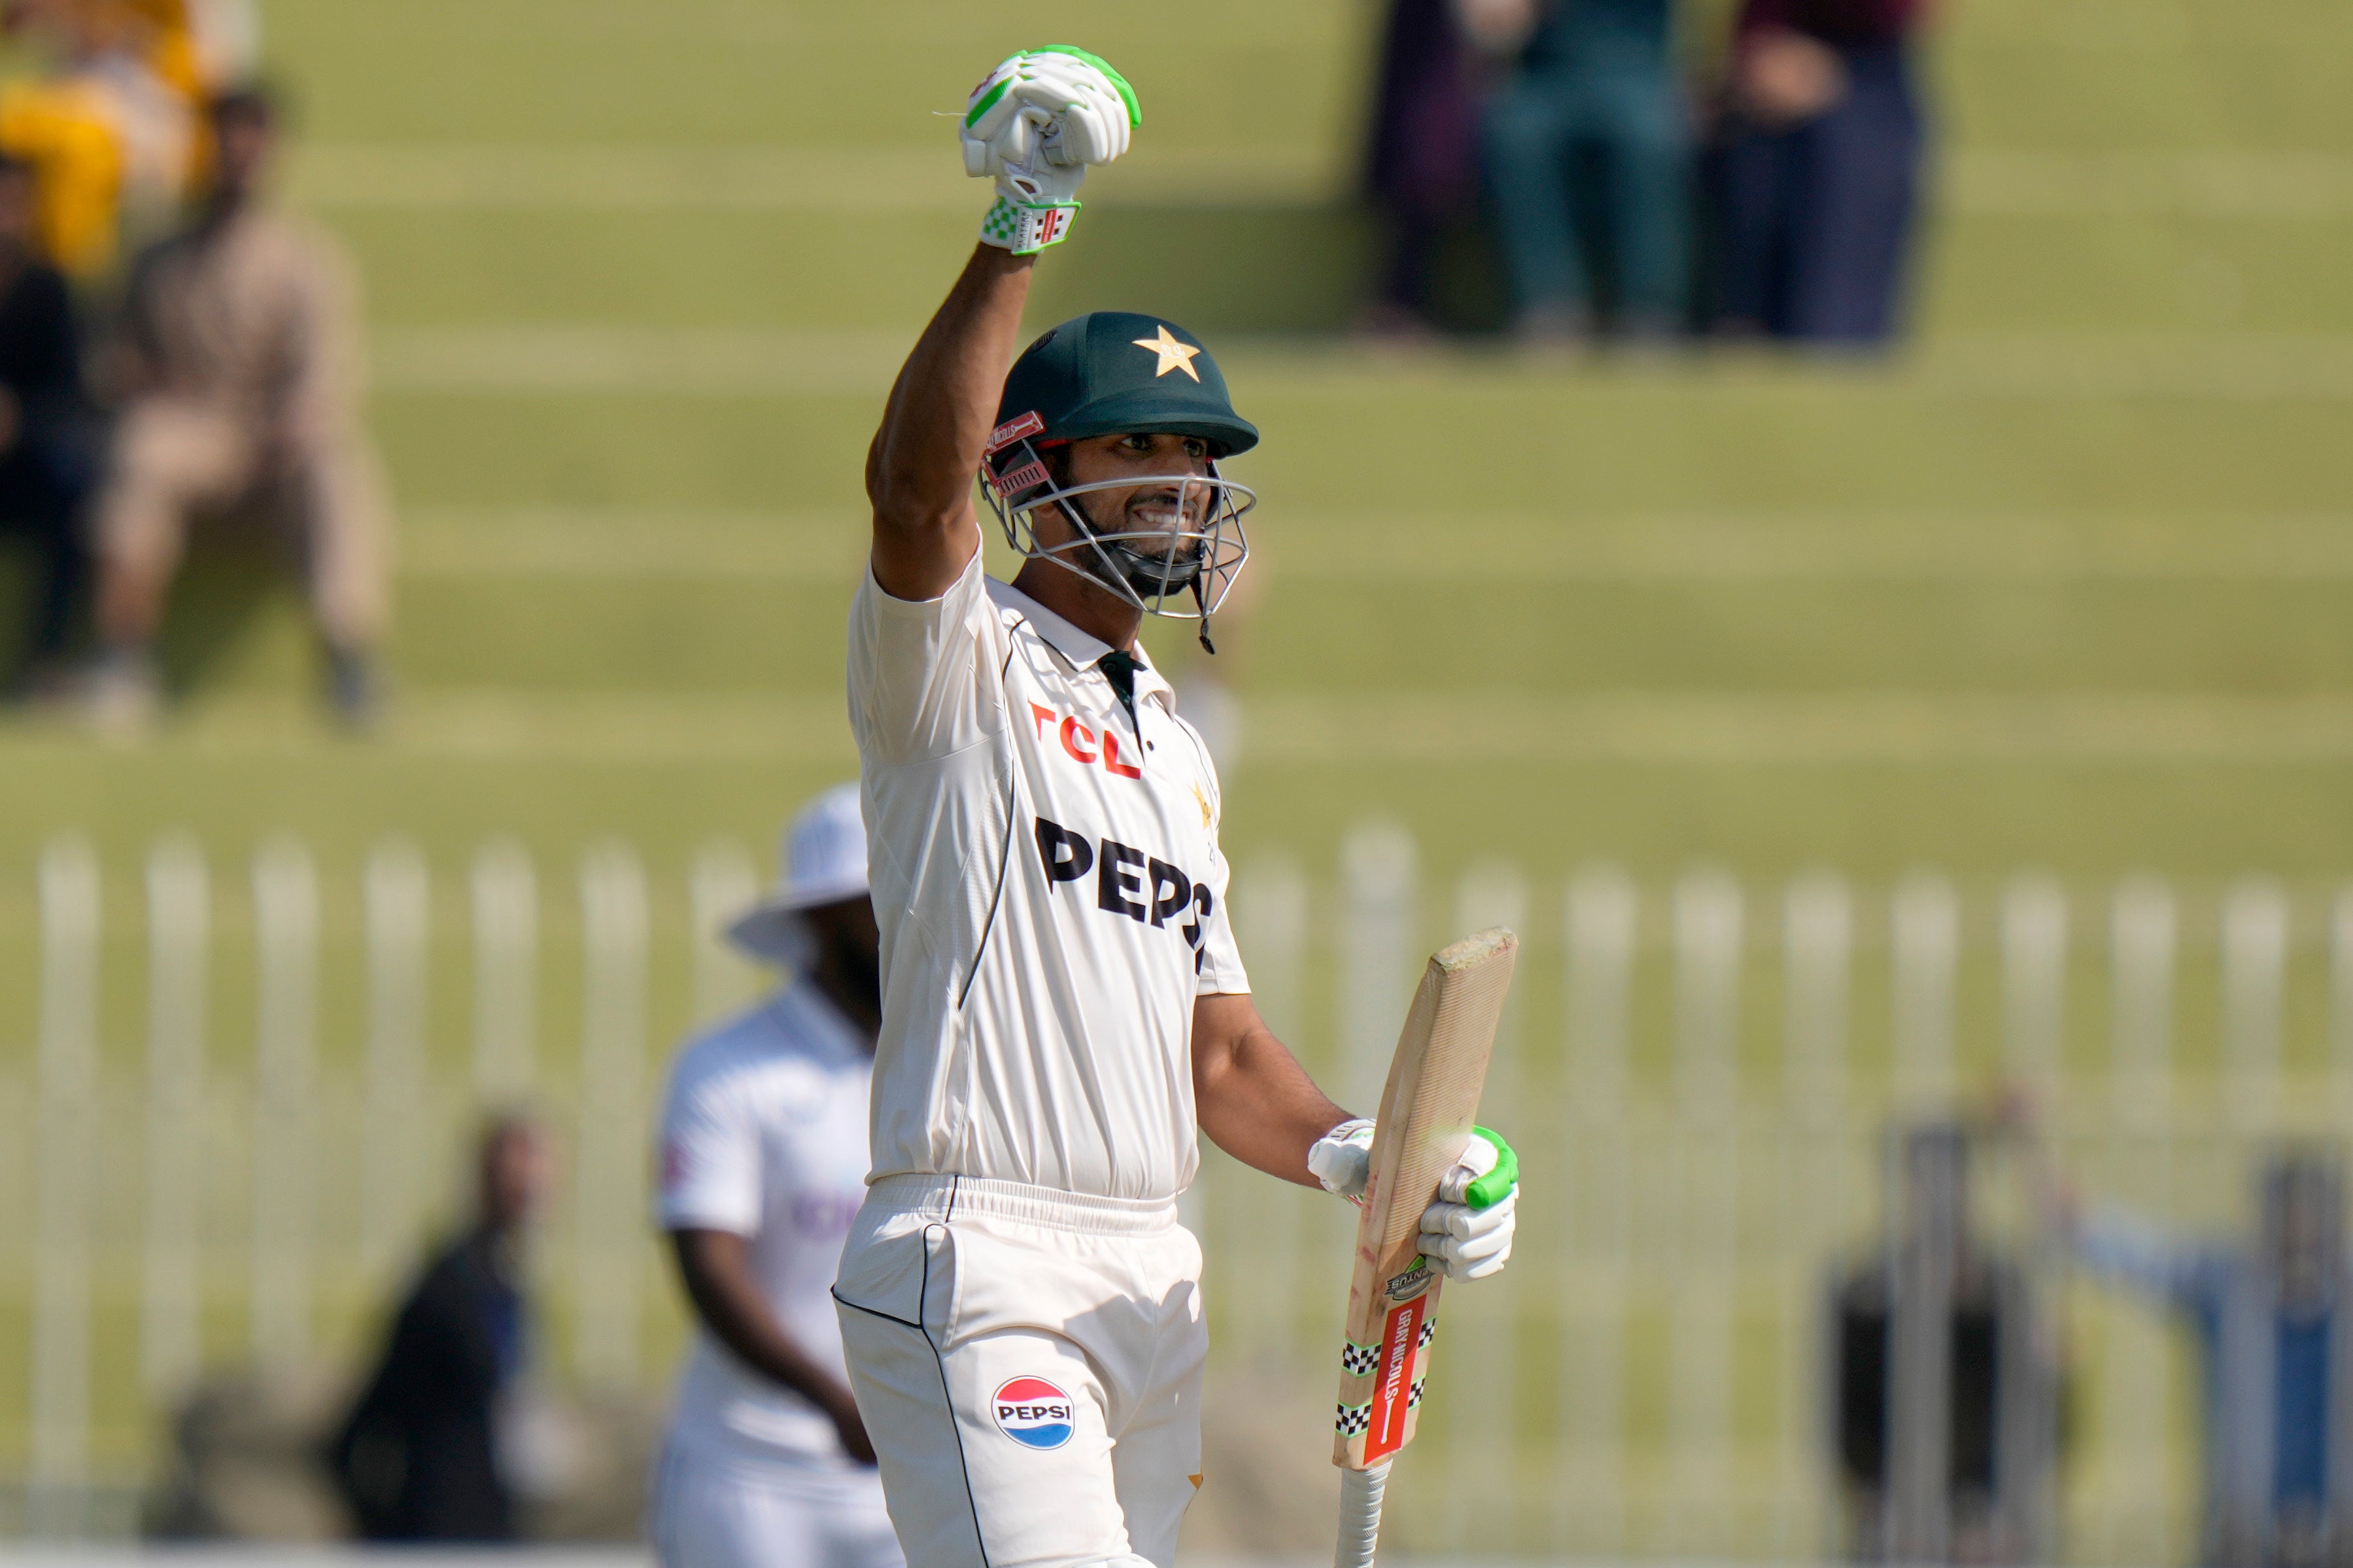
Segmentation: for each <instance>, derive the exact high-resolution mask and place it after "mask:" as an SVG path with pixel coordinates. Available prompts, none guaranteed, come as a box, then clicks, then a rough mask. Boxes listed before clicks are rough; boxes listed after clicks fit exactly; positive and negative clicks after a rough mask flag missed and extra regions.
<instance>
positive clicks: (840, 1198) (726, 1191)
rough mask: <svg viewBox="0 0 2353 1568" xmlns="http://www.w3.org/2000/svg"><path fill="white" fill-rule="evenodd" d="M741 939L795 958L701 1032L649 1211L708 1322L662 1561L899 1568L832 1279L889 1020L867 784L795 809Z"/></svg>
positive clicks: (677, 1068) (860, 1175)
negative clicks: (771, 988) (880, 1031)
mask: <svg viewBox="0 0 2353 1568" xmlns="http://www.w3.org/2000/svg"><path fill="white" fill-rule="evenodd" d="M783 862H784V863H783V874H782V876H781V877H780V878H779V879H778V881H777V883H776V888H775V889H774V890H773V891H772V892H770V893H769V895H768V896H767V897H766V898H765V899H763V900H760V901H759V902H758V903H756V904H754V906H753V907H752V908H751V909H749V910H745V911H744V913H743V914H741V915H739V916H737V917H736V919H735V920H734V921H732V922H730V924H729V925H728V928H727V935H728V938H729V940H730V941H732V942H734V944H735V945H736V946H737V947H738V948H740V949H742V950H743V951H744V952H746V953H748V954H750V955H751V956H752V957H754V958H755V959H758V960H760V961H761V962H763V963H768V964H771V965H773V966H775V967H776V968H777V969H780V970H782V971H783V972H784V973H785V977H786V978H785V984H783V986H782V987H781V988H779V989H778V990H776V992H775V993H774V994H771V995H769V996H768V997H767V998H766V999H765V1001H762V1002H761V1003H759V1004H758V1005H755V1006H754V1007H752V1008H750V1009H749V1010H748V1011H746V1012H744V1013H743V1014H742V1015H741V1016H737V1017H734V1018H731V1019H729V1020H727V1021H726V1022H724V1023H723V1024H720V1025H719V1026H716V1027H715V1028H712V1029H711V1030H710V1031H709V1032H708V1033H705V1034H703V1035H702V1036H700V1037H697V1038H695V1039H693V1040H691V1041H690V1042H688V1044H687V1045H686V1046H685V1047H684V1048H683V1049H681V1051H680V1052H679V1054H678V1058H677V1059H676V1060H675V1061H674V1062H673V1063H672V1064H671V1067H670V1088H669V1092H668V1094H667V1096H666V1097H665V1103H664V1108H663V1111H662V1124H661V1148H660V1165H659V1171H660V1191H659V1197H658V1199H657V1200H656V1214H655V1223H656V1224H657V1225H659V1226H660V1227H661V1229H662V1230H663V1231H665V1232H666V1233H668V1235H669V1237H670V1245H671V1249H672V1252H673V1254H674V1256H675V1257H676V1258H677V1260H678V1270H679V1278H680V1280H681V1283H682V1284H683V1285H684V1287H685V1289H686V1295H687V1299H688V1300H689V1301H690V1302H691V1305H692V1307H693V1310H694V1317H695V1320H696V1327H697V1333H696V1335H695V1343H694V1349H693V1351H692V1352H691V1357H690V1359H689V1360H688V1362H687V1365H686V1371H685V1373H684V1375H683V1376H682V1377H681V1379H680V1383H679V1389H678V1398H677V1404H676V1407H675V1409H674V1411H673V1414H672V1415H671V1417H670V1432H669V1436H667V1438H666V1439H665V1441H664V1443H663V1446H662V1455H661V1460H660V1464H659V1469H658V1471H657V1474H656V1476H655V1480H654V1497H653V1510H652V1521H651V1522H652V1531H651V1532H652V1536H653V1544H654V1551H655V1553H656V1555H657V1556H658V1557H659V1559H660V1561H661V1563H662V1565H663V1568H900V1565H901V1564H902V1561H903V1560H902V1557H901V1555H900V1552H899V1545H898V1542H897V1541H896V1540H895V1539H894V1538H893V1536H892V1530H891V1521H890V1517H889V1515H888V1514H887V1513H886V1512H885V1511H884V1509H883V1502H882V1487H881V1481H880V1479H878V1478H877V1475H876V1472H875V1469H874V1451H873V1448H872V1447H871V1445H870V1444H869V1443H868V1441H867V1436H866V1428H865V1426H864V1425H863V1424H862V1423H861V1422H860V1419H859V1415H858V1406H857V1404H856V1402H855V1401H854V1400H853V1399H852V1398H851V1396H850V1392H849V1376H848V1373H847V1371H846V1369H845V1367H844V1365H843V1360H842V1350H841V1330H840V1325H839V1319H838V1317H837V1316H836V1314H835V1311H834V1306H833V1299H832V1297H831V1295H830V1294H829V1293H828V1292H829V1290H830V1288H831V1286H832V1284H833V1279H834V1274H835V1272H836V1269H837V1268H838V1267H839V1263H840V1259H841V1247H842V1241H843V1238H844V1237H847V1236H848V1234H849V1222H850V1219H851V1216H852V1215H855V1214H856V1213H857V1211H858V1205H859V1203H860V1200H861V1199H862V1198H863V1197H864V1195H865V1179H866V1169H867V1163H868V1157H867V1132H866V1100H867V1092H868V1086H869V1082H870V1079H871V1076H872V1067H873V1059H874V1039H875V1031H876V1029H877V1028H878V1027H879V1026H880V1025H881V1013H882V998H881V979H880V974H881V961H880V958H879V950H878V942H877V937H876V932H875V923H874V910H873V906H872V904H871V902H870V901H869V900H868V897H867V885H866V829H865V825H864V824H863V823H862V822H861V821H860V819H859V806H858V786H857V785H856V784H843V785H841V786H839V788H836V789H831V790H828V791H827V792H826V793H825V794H823V795H819V796H818V797H817V799H816V800H814V801H812V802H810V803H809V805H807V807H806V808H804V809H803V810H802V812H801V813H800V815H799V816H796V817H795V818H794V819H793V823H792V826H791V827H790V828H789V829H788V830H787V831H786V836H785V846H784V855H783Z"/></svg>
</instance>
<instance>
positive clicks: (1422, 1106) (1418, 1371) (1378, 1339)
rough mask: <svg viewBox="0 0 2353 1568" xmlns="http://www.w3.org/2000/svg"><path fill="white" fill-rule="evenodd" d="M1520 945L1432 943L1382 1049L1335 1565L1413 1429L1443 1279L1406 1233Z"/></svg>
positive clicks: (1346, 1565)
mask: <svg viewBox="0 0 2353 1568" xmlns="http://www.w3.org/2000/svg"><path fill="white" fill-rule="evenodd" d="M1519 948H1520V939H1519V938H1518V937H1516V936H1514V935H1513V934H1512V933H1511V932H1510V931H1505V930H1504V929H1503V928H1502V927H1501V926H1497V927H1495V928H1493V929H1492V930H1489V931H1481V932H1480V933H1479V934H1478V935H1476V936H1469V937H1465V938H1463V939H1462V940H1461V942H1456V943H1454V944H1453V945H1452V946H1451V947H1449V948H1446V949H1444V950H1443V951H1441V952H1439V953H1438V954H1437V955H1436V956H1434V957H1432V958H1431V959H1430V967H1429V968H1428V969H1426V970H1424V971H1423V972H1422V976H1421V984H1420V986H1419V988H1418V989H1417V990H1416V991H1415V992H1414V994H1413V1006H1412V1009H1411V1010H1410V1011H1409V1012H1408V1013H1407V1014H1406V1020H1405V1029H1404V1031H1403V1032H1402V1033H1400V1034H1399V1035H1398V1047H1397V1055H1396V1056H1395V1057H1394V1058H1391V1059H1390V1062H1389V1078H1388V1085H1387V1086H1386V1087H1385V1088H1384V1089H1382V1090H1381V1104H1380V1110H1379V1112H1378V1114H1377V1116H1376V1118H1375V1121H1376V1123H1377V1127H1378V1131H1377V1132H1376V1133H1375V1135H1374V1138H1373V1148H1372V1173H1371V1177H1370V1179H1369V1180H1368V1181H1367V1182H1366V1184H1365V1202H1364V1209H1363V1212H1362V1214H1361V1215H1360V1217H1359V1218H1358V1220H1357V1223H1356V1271H1355V1275H1354V1277H1353V1278H1352V1279H1351V1280H1350V1281H1349V1285H1348V1327H1347V1342H1346V1343H1345V1345H1343V1346H1342V1348H1341V1352H1340V1408H1339V1415H1338V1419H1337V1421H1336V1422H1335V1429H1336V1436H1335V1441H1334V1443H1333V1447H1332V1462H1333V1463H1334V1464H1335V1465H1337V1466H1339V1467H1340V1544H1339V1550H1338V1552H1336V1554H1335V1558H1334V1562H1335V1565H1336V1568H1369V1565H1370V1563H1372V1561H1373V1546H1374V1542H1376V1540H1377V1538H1378V1536H1379V1534H1380V1527H1381V1492H1382V1489H1383V1487H1384V1486H1385V1485H1386V1484H1387V1482H1388V1470H1389V1464H1390V1462H1391V1460H1393V1459H1394V1458H1396V1456H1397V1452H1398V1449H1400V1448H1402V1447H1405V1446H1406V1445H1407V1444H1408V1443H1410V1442H1412V1441H1413V1427H1414V1416H1415V1415H1416V1413H1417V1412H1418V1411H1419V1407H1420V1405H1421V1397H1422V1390H1423V1387H1424V1384H1425V1379H1426V1368H1427V1365H1428V1362H1429V1352H1430V1338H1431V1335H1432V1333H1433V1332H1434V1331H1435V1330H1436V1328H1437V1323H1438V1290H1439V1286H1440V1283H1441V1281H1442V1279H1443V1276H1442V1275H1441V1274H1440V1271H1439V1270H1438V1269H1437V1268H1433V1267H1431V1266H1430V1264H1429V1263H1427V1262H1425V1261H1424V1260H1423V1258H1422V1257H1421V1253H1420V1249H1419V1246H1418V1245H1417V1243H1416V1237H1418V1236H1419V1234H1420V1220H1421V1214H1422V1211H1423V1210H1424V1209H1426V1208H1428V1207H1429V1206H1430V1202H1431V1200H1432V1199H1434V1198H1435V1197H1436V1196H1437V1195H1438V1184H1439V1181H1440V1178H1441V1177H1443V1176H1444V1175H1445V1174H1446V1173H1447V1172H1448V1171H1450V1170H1451V1169H1452V1168H1453V1166H1454V1163H1455V1162H1456V1161H1458V1160H1460V1159H1461V1157H1462V1148H1463V1145H1464V1144H1466V1143H1468V1142H1470V1140H1471V1124H1472V1120H1473V1119H1474V1118H1475V1117H1476V1116H1477V1114H1478V1110H1479V1091H1480V1089H1481V1088H1482V1086H1483V1085H1484V1084H1485V1082H1486V1079H1487V1058H1488V1054H1489V1053H1490V1052H1491V1051H1493V1048H1494V1045H1495V1025H1496V1023H1497V1021H1498V1020H1499V1019H1501V1017H1502V1016H1503V1012H1504V992H1505V991H1506V990H1507V989H1508V988H1509V987H1510V985H1511V984H1512V963H1513V960H1514V958H1515V957H1516V956H1517V954H1518V952H1519Z"/></svg>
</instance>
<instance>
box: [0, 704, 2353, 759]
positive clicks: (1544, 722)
mask: <svg viewBox="0 0 2353 1568" xmlns="http://www.w3.org/2000/svg"><path fill="white" fill-rule="evenodd" d="M1246 712H1247V714H1248V719H1249V722H1250V742H1249V753H1248V762H1249V765H1250V766H1251V767H1253V768H1282V767H1293V766H1327V765H1331V764H1335V763H1457V764H1459V763H1464V762H1466V761H1468V760H1471V759H1477V760H1478V761H1480V762H1482V763H1506V762H1508V763H1538V764H1558V765H1574V764H1581V763H1620V764H1650V763H1689V764H1697V765H1712V764H1725V765H1737V764H1749V763H1789V764H1799V765H1822V764H1835V765H1854V764H1888V763H1893V764H1916V765H1932V764H1948V763H2071V762H2082V763H2138V762H2146V763H2208V764H2216V763H2219V764H2248V765H2275V764H2281V763H2347V762H2353V696H2315V697H2269V696H2265V697H2242V696H2214V695H2209V694H2202V693H2200V694H2187V693H2144V692H2130V693H2120V692H2057V693H2041V692H2038V693H2016V694H2012V693H1936V694H1929V693H1917V692H1891V693H1876V692H1842V693H1834V694H1820V695H1816V694H1799V693H1789V692H1761V693H1705V692H1702V693H1694V692H1627V693H1599V694H1593V695H1550V694H1545V693H1533V692H1511V691H1497V690H1495V689H1493V688H1480V689H1468V690H1461V691H1428V692H1398V691H1392V692H1384V693H1378V694H1374V695H1370V696H1358V695H1354V694H1349V693H1338V692H1324V693H1305V694H1297V695H1293V694H1272V695H1267V696H1262V697H1259V698H1256V699H1253V700H1251V701H1250V704H1249V706H1248V708H1247V710H1246ZM92 745H93V742H90V740H89V739H88V738H87V737H85V736H84V735H82V734H81V733H80V732H79V731H74V730H70V729H67V728H64V727H62V726H58V725H52V724H45V723H41V722H37V721H20V722H18V723H16V724H14V725H10V726H7V727H5V728H0V761H5V763H9V764H12V765H21V766H25V767H28V768H29V767H33V766H37V764H38V763H40V762H41V761H42V760H43V759H44V758H45V757H46V758H50V759H57V758H59V757H63V756H68V755H73V756H87V755H89V754H90V752H91V749H92ZM371 753H373V754H375V755H377V756H380V757H382V758H383V759H384V760H385V761H387V762H395V761H401V760H414V759H418V758H423V759H452V760H456V759H496V758H512V759H516V760H523V759H530V760H534V761H539V762H580V763H649V764H653V763H742V762H776V763H836V764H839V765H842V766H854V765H855V763H856V760H857V759H856V753H855V752H854V750H853V749H852V747H851V744H850V741H849V725H848V721H847V720H846V718H845V717H844V715H843V712H842V702H841V699H840V698H839V697H838V696H833V695H825V696H809V697H772V696H765V695H756V696H755V695H732V694H717V695H713V694H705V693H693V692H649V693H644V694H629V693H620V692H599V693H596V694H593V695H574V694H550V693H544V692H536V691H534V692H520V691H518V692H497V691H480V690H475V691H466V692H417V693H412V694H410V695H408V696H407V697H406V698H404V699H403V700H402V701H401V703H400V704H399V706H398V707H397V708H396V710H395V712H394V714H393V716H392V717H391V719H390V720H389V721H387V722H386V724H385V727H384V729H383V731H382V732H381V734H379V735H377V736H375V737H374V738H372V739H370V740H367V741H364V742H362V741H353V740H351V739H349V738H346V737H343V736H341V735H338V734H337V733H335V732H334V731H332V730H329V729H326V728H324V727H323V726H322V724H321V723H320V721H319V720H318V718H317V716H316V715H315V714H314V713H313V712H312V711H311V710H310V708H309V707H307V706H306V705H304V704H302V703H301V702H300V701H298V700H292V699H290V698H287V697H281V696H275V695H254V696H249V697H248V696H243V695H230V694H224V695H221V696H217V697H214V698H211V699H207V700H205V701H203V702H202V703H200V704H199V705H197V706H196V707H195V708H194V709H192V710H188V711H187V712H185V714H183V715H182V716H180V717H178V718H176V719H174V721H172V722H170V723H169V724H168V725H167V726H166V727H165V728H164V729H163V730H162V731H159V732H158V733H157V735H156V737H155V738H154V740H153V742H150V744H149V746H148V748H147V749H146V750H145V751H144V752H126V753H125V754H126V755H147V756H152V757H153V758H154V759H155V760H156V761H157V762H159V763H160V762H162V761H164V759H166V758H168V757H170V756H172V755H174V754H182V755H189V756H202V757H206V758H226V759H239V760H251V761H255V762H261V761H266V760H269V759H271V758H290V757H324V756H350V757H364V756H366V755H369V754H371Z"/></svg>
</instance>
